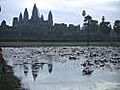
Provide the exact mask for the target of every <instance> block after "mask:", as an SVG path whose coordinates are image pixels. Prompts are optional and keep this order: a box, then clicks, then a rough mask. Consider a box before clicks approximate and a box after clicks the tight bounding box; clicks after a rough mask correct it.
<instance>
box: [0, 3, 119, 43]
mask: <svg viewBox="0 0 120 90" xmlns="http://www.w3.org/2000/svg"><path fill="white" fill-rule="evenodd" d="M38 13H39V11H38V9H37V6H36V4H35V5H34V7H33V10H32V16H31V18H30V19H29V14H28V10H27V8H25V11H24V14H23V15H22V13H20V15H19V17H14V18H13V23H12V26H8V25H6V21H5V20H3V21H2V23H1V26H0V40H1V41H14V40H15V41H86V40H89V41H119V40H120V20H115V22H114V26H113V27H112V26H111V25H110V22H106V21H105V17H104V16H103V17H102V20H101V22H100V23H98V21H97V20H93V19H92V17H91V16H89V15H87V16H85V17H84V18H85V20H84V24H83V26H82V27H80V25H77V26H75V25H73V24H69V25H67V24H64V23H60V24H59V23H54V24H53V16H52V12H51V11H49V14H48V19H47V20H44V16H43V15H41V16H39V14H38ZM87 19H89V20H88V21H87ZM88 22H89V23H88Z"/></svg>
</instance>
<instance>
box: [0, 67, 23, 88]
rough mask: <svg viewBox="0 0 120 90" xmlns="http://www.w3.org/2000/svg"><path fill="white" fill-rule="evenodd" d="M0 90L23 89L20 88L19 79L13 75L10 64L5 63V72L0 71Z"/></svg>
mask: <svg viewBox="0 0 120 90" xmlns="http://www.w3.org/2000/svg"><path fill="white" fill-rule="evenodd" d="M0 90H25V89H23V88H21V80H20V79H18V78H17V77H16V76H14V73H13V70H12V67H11V66H8V65H6V68H5V73H3V72H2V71H0Z"/></svg>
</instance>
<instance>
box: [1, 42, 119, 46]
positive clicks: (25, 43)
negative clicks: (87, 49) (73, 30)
mask: <svg viewBox="0 0 120 90" xmlns="http://www.w3.org/2000/svg"><path fill="white" fill-rule="evenodd" d="M87 45H88V44H87V42H28V41H27V42H0V46H3V47H34V46H87ZM89 45H90V46H120V42H90V43H89Z"/></svg>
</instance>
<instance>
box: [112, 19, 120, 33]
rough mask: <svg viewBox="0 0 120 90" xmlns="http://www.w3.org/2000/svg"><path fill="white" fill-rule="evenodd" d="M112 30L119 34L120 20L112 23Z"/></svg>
mask: <svg viewBox="0 0 120 90" xmlns="http://www.w3.org/2000/svg"><path fill="white" fill-rule="evenodd" d="M113 28H114V30H115V32H116V33H117V34H120V20H116V21H115V22H114V26H113Z"/></svg>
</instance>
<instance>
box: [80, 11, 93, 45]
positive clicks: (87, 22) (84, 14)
mask: <svg viewBox="0 0 120 90" xmlns="http://www.w3.org/2000/svg"><path fill="white" fill-rule="evenodd" d="M82 16H83V17H84V22H85V24H86V25H87V36H88V40H87V45H88V46H89V41H90V37H89V31H90V30H89V29H90V28H89V24H90V22H91V20H92V17H91V16H90V15H87V16H86V11H85V10H83V12H82Z"/></svg>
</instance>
